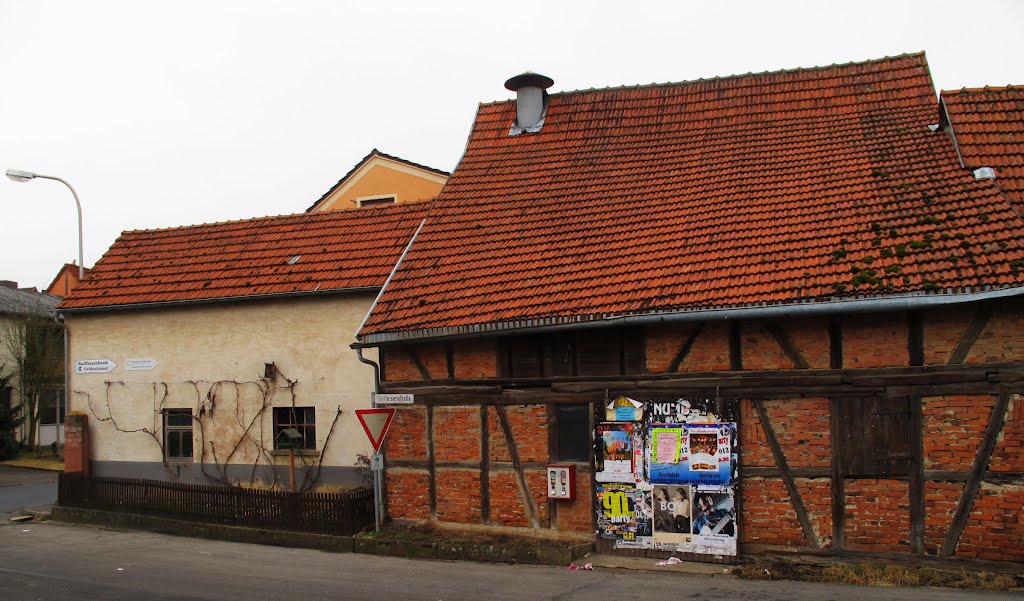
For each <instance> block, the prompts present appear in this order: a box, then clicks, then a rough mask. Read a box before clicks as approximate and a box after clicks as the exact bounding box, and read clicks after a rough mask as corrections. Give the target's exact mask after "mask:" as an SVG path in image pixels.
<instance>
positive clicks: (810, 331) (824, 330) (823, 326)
mask: <svg viewBox="0 0 1024 601" xmlns="http://www.w3.org/2000/svg"><path fill="white" fill-rule="evenodd" d="M779 325H780V326H781V327H782V329H783V330H784V331H785V332H786V333H787V334H789V338H790V340H792V341H793V345H794V346H796V348H797V350H799V351H800V354H801V355H802V356H803V358H804V360H805V361H807V365H808V367H810V368H811V369H828V368H829V367H830V366H831V364H832V342H831V340H830V338H829V333H828V330H829V322H828V320H827V319H821V318H811V319H786V320H782V321H781V322H780V324H779Z"/></svg>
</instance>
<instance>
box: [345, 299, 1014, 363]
mask: <svg viewBox="0 0 1024 601" xmlns="http://www.w3.org/2000/svg"><path fill="white" fill-rule="evenodd" d="M1020 295H1024V287H1015V288H1003V289H1000V290H986V291H984V292H969V293H963V294H956V293H946V294H925V293H916V294H907V295H903V296H894V297H886V298H859V299H848V300H832V301H824V302H815V301H806V302H801V303H796V304H788V305H756V306H745V307H728V308H722V309H694V310H685V311H667V312H662V313H653V314H650V313H649V314H642V315H637V314H632V315H616V316H610V317H590V318H587V317H579V316H577V317H544V318H538V319H528V320H518V321H511V322H501V323H487V324H477V325H467V326H455V327H447V328H429V329H426V330H413V331H404V332H383V333H378V334H368V335H366V336H364V337H363V339H362V340H360V341H359V342H356V343H355V344H353V345H352V348H365V347H375V346H380V345H383V344H389V343H397V342H407V341H412V340H428V339H436V338H445V339H449V340H453V339H462V338H480V337H484V336H490V335H495V334H505V335H507V334H520V333H531V334H533V333H539V332H559V331H566V330H582V329H593V328H605V327H614V326H619V327H621V326H639V325H658V324H667V323H686V322H693V321H724V320H730V319H732V320H739V319H766V318H780V317H810V316H820V315H836V314H853V313H875V312H885V311H910V310H915V309H925V308H933V307H945V306H951V305H959V304H963V303H972V302H979V301H985V300H994V299H1000V298H1009V297H1014V296H1020Z"/></svg>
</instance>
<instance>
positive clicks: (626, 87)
mask: <svg viewBox="0 0 1024 601" xmlns="http://www.w3.org/2000/svg"><path fill="white" fill-rule="evenodd" d="M924 55H925V53H924V51H923V50H919V51H917V52H907V53H904V54H898V55H895V56H883V57H881V58H873V59H869V60H866V61H849V62H845V63H832V64H831V65H816V66H813V67H795V68H788V69H776V70H774V71H758V72H747V73H734V74H732V75H721V76H718V77H701V78H698V79H686V80H682V81H666V82H663V83H645V84H633V85H622V86H605V87H603V88H581V89H577V90H563V91H561V92H553V93H552V94H551V96H562V95H568V94H584V93H588V92H611V91H620V90H644V89H650V88H661V87H669V86H682V85H687V84H696V83H704V82H713V81H726V80H732V79H740V78H743V77H761V76H764V75H777V74H779V73H800V72H804V71H807V72H811V71H824V70H826V69H835V68H839V67H851V66H854V65H870V64H873V63H881V62H885V61H892V60H896V59H902V58H913V57H922V58H923V57H924ZM925 64H927V63H925ZM514 101H515V99H513V98H510V99H506V100H492V101H490V102H481V103H480V106H495V105H499V104H505V103H509V102H514Z"/></svg>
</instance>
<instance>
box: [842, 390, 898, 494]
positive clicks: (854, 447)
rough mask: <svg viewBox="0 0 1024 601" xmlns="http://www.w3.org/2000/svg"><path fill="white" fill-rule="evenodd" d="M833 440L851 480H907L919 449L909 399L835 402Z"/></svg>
mask: <svg viewBox="0 0 1024 601" xmlns="http://www.w3.org/2000/svg"><path fill="white" fill-rule="evenodd" d="M833 406H834V407H835V409H834V411H835V421H834V423H833V429H834V431H833V432H832V440H833V444H836V445H838V455H839V469H840V472H841V473H842V474H843V475H844V476H846V477H849V478H874V477H886V476H908V475H909V474H910V465H911V459H912V457H913V453H914V449H916V447H917V438H916V436H915V430H914V428H913V424H914V422H915V419H916V418H915V411H916V410H915V407H914V405H913V402H912V401H911V399H910V398H909V397H903V396H900V397H892V398H869V399H839V400H836V401H835V403H834V405H833Z"/></svg>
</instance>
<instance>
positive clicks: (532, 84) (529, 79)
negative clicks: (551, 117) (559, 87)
mask: <svg viewBox="0 0 1024 601" xmlns="http://www.w3.org/2000/svg"><path fill="white" fill-rule="evenodd" d="M554 83H555V80H553V79H551V78H550V77H547V76H544V75H541V74H540V73H534V72H532V71H527V72H525V73H520V74H519V75H516V76H515V77H511V78H509V80H508V81H506V82H505V88H506V89H509V90H512V91H513V92H515V93H516V121H515V123H513V124H512V128H511V129H510V130H509V132H508V133H509V135H510V136H515V135H518V134H521V133H524V132H526V133H536V132H539V131H540V128H541V127H543V126H544V113H545V110H546V109H547V98H548V93H547V92H545V91H544V90H546V89H548V88H550V87H551V86H552V85H554Z"/></svg>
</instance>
